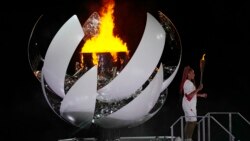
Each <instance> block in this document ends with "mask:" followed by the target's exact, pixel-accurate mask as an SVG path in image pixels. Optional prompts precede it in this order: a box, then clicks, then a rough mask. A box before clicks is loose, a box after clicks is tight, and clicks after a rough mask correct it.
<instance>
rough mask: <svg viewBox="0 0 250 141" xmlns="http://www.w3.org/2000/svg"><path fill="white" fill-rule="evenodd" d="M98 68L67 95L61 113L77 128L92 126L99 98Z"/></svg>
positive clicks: (90, 72)
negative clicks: (97, 97) (97, 98)
mask: <svg viewBox="0 0 250 141" xmlns="http://www.w3.org/2000/svg"><path fill="white" fill-rule="evenodd" d="M96 90H97V67H96V66H94V67H93V68H91V69H90V70H89V71H88V72H86V73H85V74H84V75H83V76H82V77H81V78H80V79H79V80H78V81H77V82H76V83H75V84H74V85H73V86H72V87H71V88H70V90H69V92H68V93H67V94H66V95H65V97H64V99H63V101H62V103H61V107H60V113H61V115H62V116H63V117H64V118H65V119H68V121H70V122H71V123H72V124H74V125H76V126H79V127H80V126H85V125H90V123H91V121H92V119H93V115H94V111H95V103H96V96H97V91H96Z"/></svg>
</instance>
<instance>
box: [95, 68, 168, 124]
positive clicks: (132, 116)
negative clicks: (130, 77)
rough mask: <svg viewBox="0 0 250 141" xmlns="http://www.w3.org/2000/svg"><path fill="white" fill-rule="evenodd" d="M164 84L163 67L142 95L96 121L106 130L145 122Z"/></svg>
mask: <svg viewBox="0 0 250 141" xmlns="http://www.w3.org/2000/svg"><path fill="white" fill-rule="evenodd" d="M162 82H163V68H162V65H161V67H160V69H159V71H158V72H157V74H156V76H155V77H154V78H153V80H152V81H151V82H150V83H149V85H148V86H147V87H146V88H145V89H144V91H142V92H141V94H139V95H138V96H137V97H136V98H135V99H134V100H133V101H131V102H130V103H128V104H127V105H126V106H124V107H122V108H121V109H120V110H118V111H116V112H115V113H112V114H110V115H108V116H107V117H104V118H102V119H98V120H96V123H97V124H99V125H100V126H102V127H104V128H114V127H123V126H127V125H129V124H131V123H134V121H140V120H144V119H145V118H147V116H148V114H149V111H150V110H151V109H152V108H153V106H154V105H155V103H156V102H157V100H158V98H159V96H160V93H161V87H162ZM110 123H112V124H110Z"/></svg>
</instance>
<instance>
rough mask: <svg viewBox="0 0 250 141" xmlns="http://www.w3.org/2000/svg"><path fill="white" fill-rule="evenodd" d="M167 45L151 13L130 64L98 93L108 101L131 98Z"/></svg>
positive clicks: (159, 26) (160, 27)
mask: <svg viewBox="0 0 250 141" xmlns="http://www.w3.org/2000/svg"><path fill="white" fill-rule="evenodd" d="M164 44H165V31H164V29H163V27H162V26H161V24H160V23H159V22H158V21H157V20H156V19H155V18H154V17H153V16H152V15H151V14H149V13H147V22H146V27H145V30H144V34H143V37H142V39H141V42H140V44H139V46H138V48H137V50H136V52H135V53H134V55H133V56H132V58H131V60H130V61H129V63H128V64H127V65H126V67H125V68H124V69H123V70H122V72H121V73H120V74H119V75H118V76H117V77H116V78H115V79H114V80H113V81H111V82H110V83H109V84H108V85H106V86H105V87H103V88H102V89H100V90H99V91H98V93H100V94H101V95H102V96H103V97H104V98H105V99H106V100H113V99H116V100H119V99H123V98H126V97H129V96H130V95H131V94H133V93H134V92H135V91H136V90H137V89H138V88H140V87H141V86H142V85H143V84H144V83H145V82H146V81H147V80H148V78H149V77H150V75H151V74H152V73H153V71H154V69H155V67H156V66H157V64H158V62H159V60H160V58H161V55H162V52H163V48H164Z"/></svg>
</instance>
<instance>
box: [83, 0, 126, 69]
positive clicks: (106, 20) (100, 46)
mask: <svg viewBox="0 0 250 141" xmlns="http://www.w3.org/2000/svg"><path fill="white" fill-rule="evenodd" d="M114 6H115V3H114V0H109V1H108V3H106V4H105V5H104V7H103V9H102V11H101V20H100V27H99V34H98V35H96V36H94V37H92V38H91V39H88V40H87V41H86V42H85V44H84V46H83V47H82V49H81V53H92V58H93V63H94V64H95V65H96V64H97V63H98V55H97V54H98V53H110V54H111V55H112V57H113V60H117V52H127V53H128V49H127V45H126V43H123V41H122V40H121V39H120V38H119V37H117V36H114V33H113V29H114V27H115V24H114V18H113V13H114Z"/></svg>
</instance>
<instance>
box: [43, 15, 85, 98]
mask: <svg viewBox="0 0 250 141" xmlns="http://www.w3.org/2000/svg"><path fill="white" fill-rule="evenodd" d="M83 37H84V33H83V30H82V27H81V23H80V22H79V20H78V18H77V16H76V15H74V16H72V17H71V18H70V19H69V20H68V21H67V22H66V23H65V24H64V25H63V26H62V27H61V28H60V30H59V31H58V32H57V34H56V35H55V37H54V38H53V40H52V42H51V43H50V45H49V48H48V50H47V52H46V55H45V60H44V66H43V68H42V72H43V74H44V78H45V80H46V82H47V84H48V85H49V86H50V88H51V89H52V90H53V91H54V92H55V93H56V94H57V95H59V96H60V97H62V98H63V97H64V96H65V92H64V82H65V74H66V71H67V68H68V65H69V62H70V59H71V57H72V55H73V54H74V51H75V50H76V48H77V46H78V44H79V43H80V41H81V40H82V38H83Z"/></svg>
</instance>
